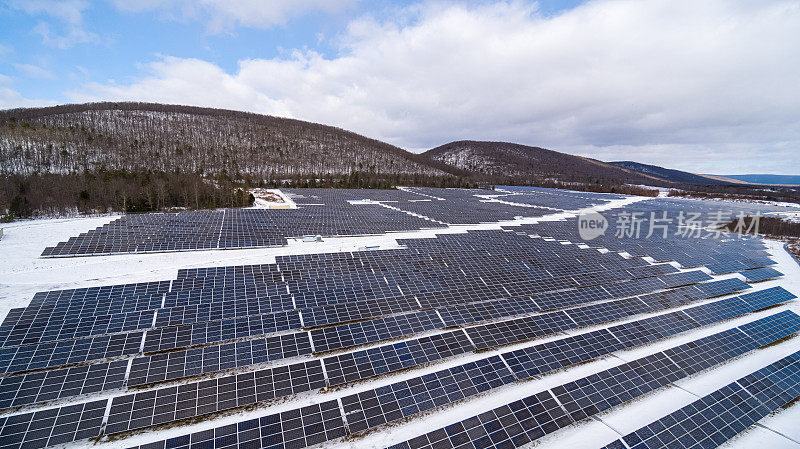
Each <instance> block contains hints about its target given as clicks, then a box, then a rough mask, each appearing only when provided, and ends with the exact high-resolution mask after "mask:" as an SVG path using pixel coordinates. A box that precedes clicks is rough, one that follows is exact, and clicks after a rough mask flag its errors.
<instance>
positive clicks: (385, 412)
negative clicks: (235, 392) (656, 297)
mask: <svg viewBox="0 0 800 449" xmlns="http://www.w3.org/2000/svg"><path fill="white" fill-rule="evenodd" d="M794 317H795V318H794V319H795V321H796V322H797V323H798V326H800V317H798V316H796V315H795V316H794ZM765 319H766V320H769V317H767V318H765ZM732 332H735V333H738V334H742V331H740V330H738V329H734V330H732V331H726V333H721V334H718V335H714V336H711V337H709V338H706V339H702V340H699V341H696V342H692V343H689V344H684V345H681V346H678V347H675V348H672V351H673V354H674V355H676V356H679V355H681V354H684V353H687V352H691V353H692V355H693V356H694V358H691V357H684V358H681V359H679V360H680V362H678V363H677V364H676V363H675V362H673V361H672V360H670V358H669V357H668V356H667V355H666V354H665V353H657V354H654V355H650V356H647V357H644V358H641V359H638V360H635V361H632V362H628V363H624V364H622V365H620V366H617V367H614V368H611V369H609V370H605V371H603V372H600V373H597V374H593V375H590V376H587V377H586V378H583V379H580V380H578V381H575V382H571V383H568V384H565V385H562V386H559V387H556V388H553V389H552V390H548V391H544V392H541V393H538V394H536V395H532V396H529V397H526V398H524V399H522V400H519V401H515V402H514V403H512V404H509V405H507V406H502V407H499V408H497V409H494V410H491V411H489V412H486V413H483V414H481V415H478V416H476V417H473V418H469V419H467V420H464V421H461V422H459V423H456V424H454V425H452V426H448V427H447V428H446V429H441V430H437V431H434V432H431V433H429V434H426V435H423V436H421V437H418V438H415V439H413V440H410V441H408V442H404V443H401V444H399V445H396V446H395V447H398V448H418V447H430V448H439V447H464V448H466V447H479V448H481V447H487V448H488V447H506V446H512V447H514V446H519V445H521V444H524V443H528V442H530V441H533V440H535V439H537V438H539V437H541V436H543V435H545V434H547V433H551V432H553V431H555V430H557V429H559V428H562V427H564V426H566V425H569V424H572V423H574V422H576V421H579V420H582V419H584V418H586V417H587V416H591V415H594V414H596V413H598V412H600V411H603V410H606V409H609V408H611V407H614V406H616V405H619V404H622V403H624V402H627V401H629V400H631V399H634V398H636V397H638V396H641V395H643V394H646V393H649V392H650V391H653V390H655V389H657V388H660V387H662V386H664V385H666V384H668V383H670V382H673V381H675V380H677V379H680V378H682V377H686V376H688V375H691V374H693V373H697V372H700V371H702V370H704V369H706V368H707V367H708V366H711V365H713V364H716V363H721V362H724V361H726V360H729V359H730V358H733V357H736V356H738V355H741V354H744V353H746V352H748V351H750V350H752V349H754V348H756V347H758V346H759V345H758V343H756V342H754V341H752V340H751V341H749V342H748V344H747V345H745V346H743V347H739V348H734V347H733V346H732V345H731V344H730V339H731V338H732V337H731V333H732ZM787 332H788V331H786V330H784V329H775V333H774V334H773V335H772V336H771V338H772V341H775V340H778V339H780V338H784V337H785V336H786V335H788V334H787ZM742 335H744V334H742ZM746 338H747V336H746V335H744V339H745V340H746ZM698 351H700V352H702V353H704V354H711V355H713V356H714V362H713V363H711V364H709V363H695V362H696V361H697V360H699V358H697V354H696V353H697V352H698ZM514 380H515V379H514V377H513V374H511V372H510V371H508V368H507V367H505V366H504V365H503V364H502V362H501V361H500V360H499V357H497V356H493V357H490V358H489V359H485V360H484V361H482V362H480V363H477V362H473V363H469V364H466V365H464V366H462V367H459V368H457V369H452V368H451V369H447V370H442V371H439V372H436V373H432V374H429V375H426V376H423V378H417V379H412V380H407V381H401V382H397V383H394V384H392V385H388V386H384V387H379V388H377V389H374V390H369V391H366V392H362V393H357V394H354V395H350V396H345V397H343V398H342V399H341V403H342V411H340V412H339V414H338V415H336V413H335V409H334V407H335V405H334V404H336V401H330V402H329V403H330V404H331V405H330V410H331V416H332V418H331V421H332V422H333V423H335V424H332V425H331V427H333V428H337V429H342V430H341V431H339V432H337V435H336V436H333V437H332V438H339V437H341V436H344V435H343V434H358V433H360V432H363V431H366V430H369V429H373V428H375V427H377V426H381V425H383V424H385V423H388V422H393V421H396V420H398V419H401V418H407V417H410V416H412V415H415V414H417V413H419V412H421V411H425V410H430V409H432V408H435V407H438V406H441V405H444V404H449V403H452V402H454V401H458V400H461V399H463V398H465V397H468V396H471V395H474V394H477V393H478V392H480V391H487V390H490V389H492V388H497V387H499V386H501V385H505V384H507V383H509V382H513V381H514ZM556 397H558V398H559V400H558V401H557V400H556V399H555V398H556ZM336 405H338V404H336ZM301 410H302V409H301ZM301 410H296V411H294V415H293V416H297V415H302V411H301ZM336 411H338V410H336ZM342 413H343V414H342ZM334 416H335V417H334ZM284 419H285V417H284V416H283V414H280V415H272V416H269V417H264V418H257V419H253V420H249V421H245V422H242V423H239V424H237V425H233V426H226V427H221V428H216V429H212V430H208V431H204V432H198V433H194V434H190V435H186V436H182V437H177V438H172V439H169V440H165V441H159V442H155V443H151V444H148V445H144V446H141V448H142V449H166V448H184V447H187V448H188V447H199V446H200V445H202V446H203V447H210V448H217V447H229V446H236V445H243V444H245V445H247V446H248V447H251V446H252V447H275V448H299V447H305V446H307V445H309V444H317V443H322V442H324V441H329V440H330V439H331V438H328V435H327V433H326V432H325V431H324V426H320V425H316V426H309V428H308V429H305V430H304V431H303V432H289V433H287V432H286V431H284V430H283V429H281V428H280V426H270V425H269V424H268V423H280V422H282V421H283V420H284ZM339 423H341V426H340V425H339ZM290 429H293V428H290ZM342 433H343V434H342ZM309 437H311V438H310V439H309ZM443 440H446V442H445V443H442V441H443ZM196 445H197V446H196ZM473 445H474V446H473Z"/></svg>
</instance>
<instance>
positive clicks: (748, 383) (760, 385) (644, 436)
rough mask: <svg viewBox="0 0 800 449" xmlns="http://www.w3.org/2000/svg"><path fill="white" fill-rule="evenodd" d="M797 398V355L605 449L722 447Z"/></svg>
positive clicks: (799, 360)
mask: <svg viewBox="0 0 800 449" xmlns="http://www.w3.org/2000/svg"><path fill="white" fill-rule="evenodd" d="M798 397H800V352H795V353H793V354H790V355H788V356H786V357H784V358H782V359H780V360H778V361H777V362H775V363H772V364H770V365H768V366H766V367H764V368H762V369H760V370H758V371H756V372H754V373H751V374H748V375H747V376H744V377H741V378H739V379H738V380H736V381H734V382H731V383H730V384H728V385H725V386H724V387H722V388H720V389H718V390H715V391H714V392H712V393H710V394H708V395H706V396H703V397H702V398H700V399H698V400H696V401H694V402H692V403H691V404H689V405H686V406H685V407H682V408H680V409H678V410H676V411H674V412H672V413H670V414H669V415H667V416H664V417H663V418H661V419H658V420H656V421H654V422H652V423H650V424H648V425H646V426H643V427H642V428H640V429H638V430H636V431H633V432H631V433H629V434H627V435H625V436H624V437H623V438H622V440H616V441H614V442H612V443H610V444H608V445H607V446H605V448H607V449H625V448H630V449H657V448H663V447H678V446H680V447H685V448H713V447H719V446H721V445H722V444H724V443H725V442H727V441H728V440H730V439H732V438H733V437H735V436H736V435H738V434H739V433H741V432H743V431H744V430H745V429H747V428H748V427H750V426H752V425H753V424H755V423H756V422H758V421H759V420H760V419H762V418H764V417H765V416H767V415H768V414H769V413H771V412H773V411H775V410H778V409H779V408H780V407H783V406H785V405H786V404H788V403H790V402H792V401H794V400H795V399H796V398H798ZM622 441H624V442H625V444H624V445H623V443H622Z"/></svg>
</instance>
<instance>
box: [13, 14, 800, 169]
mask: <svg viewBox="0 0 800 449" xmlns="http://www.w3.org/2000/svg"><path fill="white" fill-rule="evenodd" d="M100 100H141V101H154V102H161V103H175V104H190V105H200V106H211V107H221V108H229V109H237V110H244V111H253V112H259V113H265V114H272V115H279V116H285V117H293V118H298V119H303V120H309V121H314V122H321V123H325V124H330V125H335V126H339V127H342V128H346V129H349V130H353V131H356V132H358V133H361V134H365V135H367V136H369V137H374V138H377V139H381V140H385V141H388V142H390V143H393V144H395V145H398V146H400V147H403V148H406V149H408V150H411V151H423V150H426V149H429V148H431V147H434V146H438V145H441V144H443V143H446V142H449V141H451V140H458V139H478V140H503V141H512V142H519V143H524V144H529V145H536V146H543V147H547V148H551V149H555V150H559V151H564V152H569V153H573V154H581V155H585V156H590V157H595V158H598V159H602V160H607V161H610V160H636V161H639V162H645V163H653V164H658V165H663V166H668V167H671V168H678V169H683V170H690V171H694V172H701V173H719V174H737V173H777V174H800V1H775V2H772V1H765V0H754V1H732V0H703V1H696V0H692V1H683V0H633V1H624V0H597V1H556V0H545V1H539V2H530V1H491V0H487V1H460V2H456V1H434V2H426V1H423V2H414V1H410V2H397V1H386V0H369V1H367V0H363V1H359V0H271V1H269V0H108V1H103V0H97V1H88V0H66V1H56V0H28V1H26V0H0V109H3V108H13V107H24V106H38V105H47V104H57V103H75V102H86V101H100Z"/></svg>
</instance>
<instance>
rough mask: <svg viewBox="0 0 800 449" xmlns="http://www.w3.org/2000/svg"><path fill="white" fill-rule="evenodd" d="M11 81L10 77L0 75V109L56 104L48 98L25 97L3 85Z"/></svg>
mask: <svg viewBox="0 0 800 449" xmlns="http://www.w3.org/2000/svg"><path fill="white" fill-rule="evenodd" d="M12 81H13V79H12V78H11V77H9V76H5V75H0V109H12V108H33V107H39V106H52V105H54V104H56V102H54V101H49V100H36V99H31V98H25V97H23V96H22V94H20V93H19V92H17V91H16V90H14V89H12V88H11V87H8V86H4V84H10V83H11V82H12Z"/></svg>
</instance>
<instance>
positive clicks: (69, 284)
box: [0, 197, 800, 449]
mask: <svg viewBox="0 0 800 449" xmlns="http://www.w3.org/2000/svg"><path fill="white" fill-rule="evenodd" d="M432 199H433V198H432ZM646 199H649V198H643V197H628V198H625V199H621V200H614V201H612V202H611V203H609V204H605V205H603V206H598V207H595V208H594V209H595V210H599V211H602V210H608V209H613V208H617V207H621V206H625V205H628V204H633V203H636V202H638V201H642V200H646ZM573 214H574V212H557V213H553V214H551V215H548V216H546V217H538V218H527V219H520V220H514V221H507V222H501V223H491V224H479V225H461V226H451V227H449V228H445V229H431V230H420V231H412V232H401V233H390V234H386V235H382V236H365V237H342V238H325V239H324V241H322V242H303V241H301V240H290V242H289V244H288V245H287V246H285V247H281V248H259V249H237V250H209V251H190V252H171V253H160V254H126V255H114V256H97V257H79V258H46V259H42V258H39V257H38V256H39V254H40V253H41V252H42V250H43V249H44V248H45V247H47V246H52V245H54V244H56V243H57V242H59V241H63V240H66V239H68V238H69V237H71V236H74V235H76V234H78V233H81V232H86V231H88V230H90V229H93V228H95V227H98V226H101V225H103V224H105V223H107V222H109V221H111V220H113V219H114V218H115V217H99V218H74V219H59V220H56V219H47V220H34V221H22V222H17V223H11V224H8V225H3V226H2V227H3V229H4V231H5V235H4V237H3V238H2V240H0V321H1V320H2V319H3V318H4V317H5V315H6V314H7V312H8V310H9V309H10V308H12V307H24V306H25V305H27V304H28V302H29V301H30V299H31V298H32V297H33V294H34V293H35V292H37V291H44V290H53V289H63V288H76V287H88V286H100V285H111V284H121V283H131V282H145V281H155V280H164V279H173V278H175V276H176V275H177V271H178V270H179V269H181V268H192V267H206V266H224V265H242V264H256V263H272V262H274V261H275V257H276V256H278V255H289V254H308V253H322V252H337V251H356V250H359V249H362V248H364V247H376V248H380V249H387V248H396V247H398V246H399V245H398V244H397V239H406V238H430V237H434V236H435V235H437V234H442V233H455V232H465V231H466V230H472V229H500V227H501V226H508V225H510V224H523V223H533V222H537V221H544V220H555V219H561V218H565V217H569V216H572V215H573ZM768 246H769V252H770V254H771V256H772V257H773V259H774V260H776V261H777V262H778V265H776V266H775V268H777V269H778V270H779V271H781V272H782V273H784V274H785V276H784V277H782V278H779V279H777V280H773V281H767V282H762V283H758V284H755V285H754V289H755V290H761V289H765V288H769V287H772V286H778V285H779V286H782V287H784V288H785V289H787V290H789V291H790V292H792V293H794V294H795V295H798V296H800V265H798V264H797V263H796V262H795V260H794V259H793V258H792V257H791V256H790V255H789V254H788V253H786V252H785V251H784V250H783V246H782V244H781V243H780V242H772V241H769V242H768ZM731 276H738V275H728V276H721V277H717V278H718V279H722V278H725V277H731ZM714 300H717V299H716V298H715V299H714ZM784 309H788V310H794V311H795V312H798V313H800V302H798V301H797V300H795V301H792V302H791V303H789V304H787V305H783V306H780V307H778V308H776V309H772V310H769V311H762V312H758V313H754V314H749V315H746V316H743V317H739V318H736V319H733V320H729V321H726V322H723V323H719V324H716V325H712V326H706V327H703V328H701V329H696V330H693V331H689V332H686V333H683V334H680V335H678V336H675V337H673V338H669V339H667V340H663V341H658V342H655V343H653V344H650V345H645V346H641V347H637V348H634V349H630V350H626V351H619V352H617V353H615V354H613V355H611V356H608V357H603V358H600V359H598V360H595V361H593V362H590V363H585V364H582V365H578V366H573V367H571V368H568V369H564V370H561V371H558V372H555V373H551V374H548V375H545V376H540V377H539V378H536V379H532V380H529V381H524V382H518V383H514V384H510V385H506V386H504V387H501V388H497V389H494V390H492V391H490V392H488V393H486V394H483V395H479V396H476V397H472V398H470V399H467V400H465V401H461V402H459V403H457V404H454V405H452V406H449V407H445V408H443V409H437V410H435V411H434V412H432V413H427V414H424V415H422V416H417V417H415V418H413V419H410V420H408V421H405V422H403V423H400V424H394V425H389V426H386V427H385V428H382V429H379V431H376V432H372V433H370V434H369V435H367V436H365V437H362V438H358V439H354V440H348V441H341V440H337V441H332V442H328V443H326V444H325V445H324V446H325V447H340V448H355V447H359V448H361V447H367V448H381V447H385V446H387V445H389V444H394V443H397V442H400V441H403V440H406V439H408V438H411V437H414V436H416V435H419V434H422V433H425V432H427V431H430V430H433V429H436V428H439V427H442V426H445V425H448V424H451V423H454V422H457V421H460V420H462V419H464V418H466V417H468V416H472V415H475V414H478V413H481V412H483V411H486V410H489V409H492V408H494V407H497V406H498V405H501V404H505V403H509V402H512V401H515V400H517V399H519V398H521V397H523V396H528V395H530V394H533V393H536V392H538V391H542V390H544V389H547V388H551V387H554V386H557V385H560V384H563V383H565V382H569V381H572V380H575V379H578V378H581V377H584V376H586V375H588V374H591V373H594V372H597V371H600V370H603V369H607V368H609V367H612V366H615V365H619V364H621V363H624V361H628V360H633V359H635V358H639V357H642V356H645V355H648V354H652V353H655V352H658V351H661V350H664V349H666V348H669V347H673V346H677V345H679V344H682V343H685V342H687V341H691V340H695V339H697V338H701V337H704V336H706V335H710V334H713V333H717V332H720V331H722V330H725V329H730V328H732V327H736V326H738V325H741V324H743V323H746V322H750V321H754V320H756V319H758V318H761V317H763V316H767V315H770V314H773V313H775V312H776V311H779V310H784ZM670 311H671V310H670ZM640 318H641V316H638V317H631V318H630V319H629V320H624V321H633V320H636V319H640ZM613 324H614V325H616V324H619V322H615V323H613ZM608 326H610V325H606V326H593V327H590V328H581V329H580V330H577V331H574V332H568V334H577V333H584V332H589V331H592V330H595V329H599V328H602V327H608ZM436 332H440V331H432V332H430V333H436ZM415 337H417V336H415ZM558 338H563V335H560V336H553V337H548V338H542V339H537V340H535V341H529V342H525V343H520V344H516V345H512V346H506V347H504V348H502V350H499V349H498V350H494V351H487V352H481V353H479V354H476V353H468V354H463V355H461V356H457V357H451V358H448V359H446V360H443V361H440V362H438V363H433V364H431V365H429V366H426V367H421V368H418V369H413V370H408V371H403V372H399V373H393V374H390V375H384V376H380V377H379V378H376V379H373V380H368V381H363V382H358V383H356V384H353V385H347V386H345V387H343V388H341V389H336V390H335V391H329V392H326V393H324V394H320V393H318V392H311V393H306V394H300V395H296V396H294V397H291V398H288V399H286V400H283V401H274V402H272V403H269V404H268V405H266V406H262V407H259V408H256V409H254V410H249V411H245V412H241V411H237V412H234V413H231V414H229V415H224V414H223V415H222V416H216V417H214V418H213V419H208V420H200V421H199V422H196V423H193V424H189V425H183V426H181V427H176V428H171V429H166V430H163V431H159V432H145V433H142V434H139V435H135V436H133V437H131V438H126V439H124V440H118V441H103V442H100V443H97V444H96V445H97V446H100V447H107V448H123V447H130V446H132V445H136V444H142V443H147V442H151V441H155V440H160V439H164V438H170V437H174V436H179V435H184V434H186V433H189V432H195V431H199V430H204V429H209V428H213V427H218V426H221V425H226V424H230V423H235V422H240V421H243V420H245V419H248V418H253V417H258V416H266V415H271V414H274V413H279V412H281V411H286V410H290V409H295V408H297V407H301V406H305V405H309V404H315V403H320V402H323V401H328V400H331V399H335V398H341V397H342V396H345V395H348V394H352V393H355V392H360V391H365V390H369V389H372V388H375V387H377V386H380V385H386V384H389V383H392V382H396V381H399V380H403V379H408V378H411V377H416V376H420V375H422V374H425V373H429V372H433V371H438V370H441V369H444V368H447V367H450V366H455V365H459V364H463V363H465V362H468V361H472V360H477V359H483V358H486V357H489V356H491V355H494V354H497V353H500V352H506V351H508V350H512V349H517V348H522V347H528V346H532V345H535V344H539V343H542V342H544V341H548V340H553V339H558ZM797 350H800V337H794V338H792V339H789V340H787V341H784V342H782V343H780V344H777V345H774V346H771V347H768V348H764V349H759V350H756V351H753V352H751V353H749V354H746V355H744V356H742V357H739V358H737V359H736V360H733V361H731V362H729V363H725V364H723V365H721V366H718V367H716V368H713V369H711V370H707V371H705V372H703V373H700V374H698V375H695V376H692V377H690V378H688V379H684V380H681V381H678V382H675V384H674V385H672V386H669V387H667V388H664V389H661V390H659V391H657V392H654V393H652V394H650V395H647V396H646V397H645V398H644V399H640V400H637V401H634V402H633V403H630V404H627V405H624V406H621V407H616V408H614V409H612V410H611V411H609V412H607V413H604V414H601V415H600V416H598V417H597V419H595V420H590V421H587V422H582V423H578V424H576V425H574V426H571V427H569V428H567V429H562V430H561V431H559V432H556V433H554V434H551V435H549V436H547V437H545V438H543V439H541V440H539V441H537V442H535V443H533V445H536V446H538V445H540V444H541V445H542V446H541V447H554V448H570V449H572V448H597V447H600V446H603V445H605V444H607V443H609V442H611V441H613V440H615V439H617V438H619V437H620V436H621V435H624V434H626V433H629V432H631V431H633V430H636V429H637V428H639V427H641V426H643V425H646V424H648V423H649V422H651V421H653V420H655V419H658V418H659V417H661V416H663V415H665V414H667V413H669V412H672V411H673V410H676V409H678V408H680V407H682V406H684V405H686V404H689V403H690V402H692V401H694V400H696V399H697V398H698V397H700V396H703V395H705V394H707V393H709V392H711V391H713V390H715V389H717V388H719V387H722V386H724V385H725V384H727V383H729V382H731V381H732V380H735V379H737V378H739V377H741V376H743V375H745V374H747V373H749V372H752V371H754V370H756V369H759V368H761V367H763V366H766V365H768V364H770V363H772V362H774V361H776V360H778V359H780V358H781V357H784V356H785V355H787V354H789V353H792V352H795V351H797ZM282 362H284V363H285V362H286V361H285V360H284V361H282ZM105 394H106V396H100V397H109V396H113V395H117V394H119V392H110V393H105ZM62 404H63V402H62ZM797 423H800V405H798V404H795V405H793V406H792V407H789V408H788V409H785V410H782V411H780V412H778V413H776V414H774V415H772V416H770V417H767V418H765V419H764V420H762V422H761V423H760V424H759V425H758V426H756V427H753V428H751V429H749V430H748V431H747V432H745V433H744V434H742V435H740V436H739V437H737V438H736V439H734V440H732V441H731V442H729V443H728V445H727V447H732V448H752V447H758V446H761V447H770V448H773V447H800V426H798V425H797ZM83 445H85V442H84V443H76V444H73V445H72V447H81V446H83Z"/></svg>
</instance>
